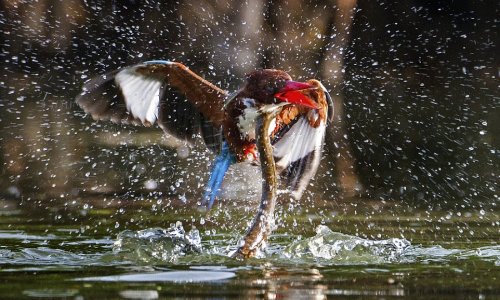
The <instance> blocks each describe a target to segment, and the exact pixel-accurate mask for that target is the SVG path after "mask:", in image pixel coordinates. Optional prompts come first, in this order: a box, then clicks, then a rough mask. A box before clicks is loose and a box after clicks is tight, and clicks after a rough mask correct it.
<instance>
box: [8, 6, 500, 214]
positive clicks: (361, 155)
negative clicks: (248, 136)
mask: <svg viewBox="0 0 500 300" xmlns="http://www.w3.org/2000/svg"><path fill="white" fill-rule="evenodd" d="M25 2H26V3H25ZM399 2H401V3H396V2H395V1H355V0H347V1H345V0H338V1H298V0H297V1H246V2H241V1H231V0H226V1H194V0H192V1H189V0H187V1H182V0H181V1H177V2H170V1H166V2H163V1H161V2H160V1H145V0H144V1H139V0H137V1H132V0H127V1H125V0H123V1H83V0H64V1H63V0H59V1H56V0H39V1H36V2H35V1H17V0H3V1H0V67H1V70H2V71H1V73H0V74H1V75H0V164H1V167H0V174H1V176H0V194H2V195H3V196H4V197H14V198H20V199H29V200H33V201H50V200H51V199H55V198H62V199H68V200H72V199H76V198H78V197H81V196H85V195H89V194H109V193H111V194H131V195H135V194H138V193H139V194H144V193H149V194H150V196H153V197H164V196H165V195H167V196H168V197H171V196H175V197H177V198H179V199H181V200H183V201H185V199H191V198H192V199H195V198H199V196H200V194H201V190H202V184H203V182H204V181H205V180H206V176H207V174H206V172H205V171H207V170H208V161H210V159H211V158H212V156H211V154H207V153H205V152H203V150H202V148H201V147H200V148H195V149H193V150H192V153H191V155H188V156H187V157H185V155H183V153H185V151H184V150H185V149H184V148H182V147H181V150H176V148H178V147H177V146H178V145H177V144H173V142H171V141H170V139H168V138H163V137H162V133H161V131H159V130H158V129H156V130H155V129H142V128H134V127H122V126H116V125H112V124H104V123H97V124H96V123H94V122H92V120H91V119H89V118H88V117H84V114H83V113H82V112H81V110H80V109H79V108H78V107H76V106H75V105H74V97H75V96H76V94H77V93H78V91H79V89H80V88H81V85H82V83H83V82H84V81H85V80H86V79H88V78H89V77H91V76H94V75H96V74H100V73H103V72H106V71H110V70H112V69H115V68H118V67H121V66H125V65H129V64H134V63H137V62H141V61H145V60H150V59H170V60H175V61H179V62H183V63H184V64H186V65H187V66H189V67H190V68H191V69H192V70H194V71H195V72H197V73H199V74H201V75H202V76H203V77H205V78H207V79H208V80H210V81H212V82H214V83H215V84H217V85H219V86H221V87H223V88H226V89H228V90H235V89H237V88H238V86H239V85H240V84H241V83H242V78H243V76H244V74H245V73H246V72H249V71H251V70H253V69H256V68H262V67H266V68H279V69H284V70H286V71H287V72H289V73H290V74H291V75H292V76H293V77H294V78H297V79H304V80H305V79H308V78H318V79H320V80H321V81H322V82H323V83H324V84H325V86H327V88H328V89H329V90H330V91H331V94H332V96H333V98H334V101H335V106H336V118H335V122H334V126H332V127H331V128H330V129H329V131H328V136H327V140H326V147H325V148H326V153H325V158H324V159H323V161H322V167H321V169H320V171H319V173H318V175H317V177H316V180H315V181H314V182H313V183H314V186H312V187H311V188H310V191H311V192H310V193H309V194H308V195H306V197H311V196H313V197H321V198H325V199H332V200H336V199H340V198H343V197H359V196H361V197H366V198H370V199H380V200H382V199H388V200H405V201H415V203H421V204H423V205H458V206H461V207H464V206H476V205H485V204H489V205H493V206H496V204H497V203H498V192H497V189H498V181H499V180H498V170H499V153H498V151H499V150H498V149H499V139H498V136H499V128H500V122H499V116H500V109H499V96H500V93H499V80H498V76H499V72H500V69H499V67H500V64H499V53H500V51H499V49H498V32H499V30H498V25H499V17H498V16H499V15H500V14H499V9H498V7H499V4H498V1H417V0H413V1H399ZM183 149H184V150H183ZM183 151H184V152H183ZM234 173H238V171H235V172H234ZM240 173H241V172H240ZM151 183H154V184H153V187H155V186H156V188H152V186H151ZM244 185H245V183H244V182H243V183H242V184H241V185H235V186H236V187H238V186H244ZM257 186H258V185H257ZM236 189H238V188H236ZM228 195H229V196H228V197H231V195H232V194H230V193H229V194H228ZM234 195H236V196H235V197H238V194H237V193H236V194H234Z"/></svg>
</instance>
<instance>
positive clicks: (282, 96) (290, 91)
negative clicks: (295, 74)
mask: <svg viewBox="0 0 500 300" xmlns="http://www.w3.org/2000/svg"><path fill="white" fill-rule="evenodd" d="M315 88H316V87H314V86H312V85H310V84H308V83H305V82H298V81H287V83H286V85H285V86H284V87H283V88H282V89H281V90H280V91H279V92H278V93H276V94H275V95H274V98H276V99H278V100H280V101H283V102H289V103H292V104H297V105H302V106H306V107H310V108H314V109H318V104H317V103H316V102H314V101H313V100H311V99H310V98H309V97H307V96H306V95H304V94H303V93H301V92H300V91H301V90H307V89H315Z"/></svg>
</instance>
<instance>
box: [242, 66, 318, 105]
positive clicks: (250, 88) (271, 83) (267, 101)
mask: <svg viewBox="0 0 500 300" xmlns="http://www.w3.org/2000/svg"><path fill="white" fill-rule="evenodd" d="M246 77H247V83H246V86H245V90H246V93H247V95H248V96H249V97H250V98H253V99H255V100H256V101H257V103H258V104H261V105H276V106H281V105H283V104H287V103H290V104H296V105H302V106H306V107H310V108H315V109H317V108H318V105H317V103H316V102H314V101H312V100H311V99H310V98H308V97H307V96H306V95H304V93H301V91H303V90H307V89H316V87H315V86H314V85H311V84H309V83H305V82H298V81H293V80H292V78H291V77H290V75H288V74H287V73H286V72H284V71H280V70H274V69H262V70H256V71H253V72H251V73H249V74H247V76H246Z"/></svg>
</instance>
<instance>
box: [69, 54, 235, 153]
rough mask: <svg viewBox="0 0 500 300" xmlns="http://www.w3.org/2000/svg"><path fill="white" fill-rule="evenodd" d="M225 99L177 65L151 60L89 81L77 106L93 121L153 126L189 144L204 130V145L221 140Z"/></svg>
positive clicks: (210, 85)
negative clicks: (186, 140)
mask: <svg viewBox="0 0 500 300" xmlns="http://www.w3.org/2000/svg"><path fill="white" fill-rule="evenodd" d="M226 95H227V92H226V91H224V90H222V89H220V88H218V87H217V86H215V85H213V84H211V83H210V82H208V81H206V80H205V79H203V78H201V77H200V76H198V75H197V74H195V73H194V72H192V71H191V70H189V69H188V68H187V67H186V66H184V65H183V64H181V63H176V62H169V61H150V62H145V63H142V64H138V65H134V66H130V67H126V68H123V69H120V70H116V71H113V72H110V73H107V74H104V75H100V76H97V77H95V78H93V79H91V80H89V81H87V82H86V83H85V84H84V86H83V91H82V93H81V94H80V95H78V96H77V98H76V102H77V103H78V105H80V107H82V108H83V110H84V111H85V112H86V113H88V114H90V115H91V116H92V117H93V118H94V119H96V120H109V121H112V122H115V123H123V124H143V125H145V126H150V125H152V124H155V123H156V122H157V123H158V125H159V126H160V127H161V128H162V129H163V130H164V131H165V132H168V133H170V134H173V135H175V136H177V137H179V138H184V139H188V140H191V138H192V136H193V135H194V134H196V133H198V132H200V128H202V133H203V137H204V138H205V141H206V143H207V145H208V144H210V143H215V141H212V139H216V140H217V139H220V137H219V136H218V135H220V127H221V124H222V118H223V116H224V111H223V106H224V99H225V98H226ZM200 113H201V115H202V117H200ZM209 135H213V136H214V137H210V136H209ZM209 146H210V145H209Z"/></svg>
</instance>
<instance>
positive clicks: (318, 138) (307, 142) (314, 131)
mask: <svg viewBox="0 0 500 300" xmlns="http://www.w3.org/2000/svg"><path fill="white" fill-rule="evenodd" d="M324 133H325V126H324V124H322V125H320V126H318V127H317V128H314V127H311V125H309V122H308V121H307V119H306V118H304V117H301V118H300V119H299V120H298V121H297V123H295V124H294V125H293V126H292V128H290V130H288V132H287V133H286V134H285V135H284V136H283V137H282V138H281V139H280V140H279V141H278V142H277V143H276V144H274V156H275V157H276V158H277V161H276V165H277V167H278V168H280V169H281V168H286V167H287V166H288V165H290V164H291V163H293V162H295V161H297V160H299V159H302V158H304V157H306V156H307V155H308V154H309V153H311V152H312V151H314V150H320V149H321V146H322V144H323V137H324V135H325V134H324Z"/></svg>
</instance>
